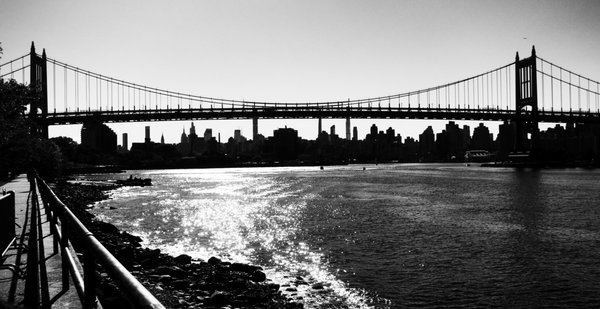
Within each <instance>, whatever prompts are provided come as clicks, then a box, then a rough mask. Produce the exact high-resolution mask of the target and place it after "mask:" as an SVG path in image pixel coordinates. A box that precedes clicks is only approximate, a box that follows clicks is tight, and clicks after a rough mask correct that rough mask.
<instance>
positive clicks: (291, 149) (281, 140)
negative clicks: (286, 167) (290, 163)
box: [273, 127, 298, 160]
mask: <svg viewBox="0 0 600 309" xmlns="http://www.w3.org/2000/svg"><path fill="white" fill-rule="evenodd" d="M297 148H298V131H296V130H294V129H291V128H287V127H286V128H283V129H277V130H275V131H273V154H274V157H275V159H276V160H294V159H296V157H297V156H298V153H297Z"/></svg>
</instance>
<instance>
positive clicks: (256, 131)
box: [252, 116, 258, 141]
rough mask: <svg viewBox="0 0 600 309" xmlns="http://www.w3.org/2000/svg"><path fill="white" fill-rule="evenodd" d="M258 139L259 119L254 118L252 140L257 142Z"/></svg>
mask: <svg viewBox="0 0 600 309" xmlns="http://www.w3.org/2000/svg"><path fill="white" fill-rule="evenodd" d="M257 138H258V117H256V116H254V117H252V139H253V140H254V141H256V139H257Z"/></svg>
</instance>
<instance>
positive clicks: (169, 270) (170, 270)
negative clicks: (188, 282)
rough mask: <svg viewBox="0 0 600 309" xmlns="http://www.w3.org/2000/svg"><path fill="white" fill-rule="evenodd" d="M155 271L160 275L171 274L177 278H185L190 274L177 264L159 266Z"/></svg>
mask: <svg viewBox="0 0 600 309" xmlns="http://www.w3.org/2000/svg"><path fill="white" fill-rule="evenodd" d="M154 272H155V273H157V274H159V275H170V276H172V277H176V278H185V277H187V275H188V274H187V272H186V271H185V270H183V269H181V268H179V267H177V266H158V267H157V268H156V269H155V270H154Z"/></svg>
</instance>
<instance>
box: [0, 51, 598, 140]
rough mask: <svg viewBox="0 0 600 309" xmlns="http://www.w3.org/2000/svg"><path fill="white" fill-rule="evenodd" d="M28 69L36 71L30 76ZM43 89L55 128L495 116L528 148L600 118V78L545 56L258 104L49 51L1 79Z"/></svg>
mask: <svg viewBox="0 0 600 309" xmlns="http://www.w3.org/2000/svg"><path fill="white" fill-rule="evenodd" d="M26 71H28V72H27V73H29V74H26ZM19 76H20V77H22V83H24V84H31V85H35V86H36V87H39V89H40V92H41V95H40V99H39V100H38V101H35V102H31V105H30V109H29V110H30V117H31V118H32V119H33V120H35V122H37V123H38V125H39V128H40V129H39V132H38V133H39V134H40V135H42V136H46V137H47V136H48V126H49V125H63V124H80V123H86V122H136V121H169V120H204V119H252V120H253V126H254V130H255V132H256V130H257V125H258V119H284V118H318V119H322V118H341V119H346V130H347V132H346V133H347V134H346V136H347V137H348V136H350V135H349V134H348V133H349V130H350V126H349V123H350V119H352V118H372V119H449V120H492V121H510V122H513V123H514V127H515V129H516V132H515V139H516V140H515V145H516V147H515V148H516V149H527V148H528V147H530V146H527V145H531V143H530V142H528V141H527V140H528V139H529V138H530V137H531V139H535V136H536V135H537V134H538V132H539V129H538V123H539V122H550V123H600V83H599V82H598V81H596V80H592V79H590V78H587V77H584V76H581V75H580V74H577V73H575V72H572V71H570V70H568V69H566V68H564V67H561V66H559V65H556V64H554V63H552V62H550V61H547V60H545V59H543V58H541V57H539V56H537V54H536V51H535V47H534V48H532V51H531V56H529V57H527V58H523V59H521V58H520V57H519V54H518V53H517V54H516V57H515V60H514V61H511V62H510V63H508V64H506V65H504V66H501V67H498V68H495V69H492V70H490V71H487V72H484V73H481V74H477V75H474V76H471V77H469V78H465V79H462V80H459V81H455V82H451V83H447V84H443V85H439V86H435V87H430V88H426V89H420V90H417V91H411V92H405V93H399V94H393V95H387V96H381V97H374V98H366V99H354V100H350V99H348V100H339V101H333V102H331V101H329V102H309V103H307V102H250V101H243V100H232V99H221V98H212V97H205V96H198V95H192V94H184V93H180V92H176V91H171V90H165V89H160V88H155V87H148V86H144V85H139V84H136V83H132V82H127V81H124V80H120V79H116V78H112V77H108V76H106V75H102V74H99V73H95V72H91V71H88V70H84V69H81V68H79V67H76V66H73V65H70V64H67V63H64V62H61V61H58V60H55V59H51V58H48V57H47V56H46V51H45V50H44V51H43V53H42V54H41V55H39V54H37V53H36V51H35V46H34V44H33V43H32V45H31V50H30V52H29V54H26V55H24V56H22V57H19V58H17V59H15V60H12V61H10V62H7V63H5V64H1V65H0V78H15V77H17V78H18V77H19Z"/></svg>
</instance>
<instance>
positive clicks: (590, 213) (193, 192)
mask: <svg viewBox="0 0 600 309" xmlns="http://www.w3.org/2000/svg"><path fill="white" fill-rule="evenodd" d="M365 167H366V170H364V171H363V170H362V168H363V166H362V165H360V166H352V165H350V166H343V167H326V168H325V169H324V170H319V169H318V168H315V167H290V168H247V169H194V170H151V171H132V172H131V173H132V174H134V175H138V176H141V177H150V178H152V181H153V184H154V186H152V187H145V188H140V187H125V188H120V189H118V190H115V191H114V192H112V199H111V200H107V201H104V202H101V203H100V204H99V205H98V206H99V207H97V208H96V210H95V211H96V213H97V214H99V215H100V216H101V218H103V219H105V220H107V221H109V222H112V223H114V224H116V225H117V226H119V227H120V228H122V229H125V230H128V231H130V232H133V233H137V234H139V235H141V236H142V237H143V238H144V240H145V243H146V244H147V245H149V246H151V247H157V248H161V249H162V250H163V251H166V252H169V253H172V254H180V253H187V254H189V255H192V256H194V257H197V258H202V259H208V258H209V257H210V256H220V257H222V258H224V259H225V260H231V261H240V262H249V263H253V264H257V265H261V266H263V268H265V269H266V270H267V274H268V276H269V277H270V278H272V279H273V280H274V281H276V282H277V283H279V284H282V285H283V288H282V289H283V290H285V289H287V288H288V287H289V288H293V289H296V291H289V292H286V293H287V294H289V295H290V296H292V297H295V298H297V299H300V300H301V301H302V302H304V303H305V305H306V307H307V308H341V307H344V306H347V307H350V308H361V307H382V308H388V307H389V308H398V307H441V306H448V307H490V306H493V307H510V308H515V307H557V308H564V307H600V171H596V170H578V169H569V170H543V171H533V170H514V169H500V168H481V167H473V166H471V167H466V166H464V165H378V166H369V165H367V166H365ZM127 175H128V174H127ZM127 175H124V174H118V175H98V176H97V177H98V178H102V179H115V178H125V177H127ZM109 206H113V207H115V208H116V209H109ZM297 277H302V278H301V279H302V280H303V281H305V282H306V283H308V284H301V282H300V281H302V280H298V278H297ZM299 283H300V284H299ZM321 283H322V284H323V287H324V288H323V289H314V288H313V287H316V286H315V285H314V284H317V285H320V284H321ZM288 285H289V286H288ZM293 289H292V290H293Z"/></svg>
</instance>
